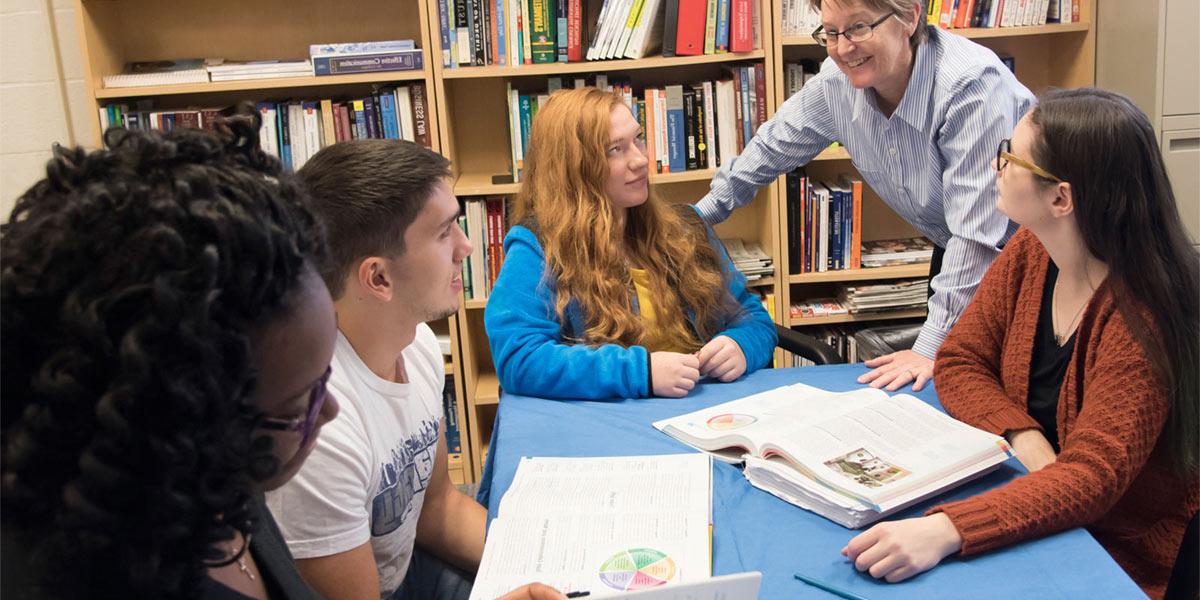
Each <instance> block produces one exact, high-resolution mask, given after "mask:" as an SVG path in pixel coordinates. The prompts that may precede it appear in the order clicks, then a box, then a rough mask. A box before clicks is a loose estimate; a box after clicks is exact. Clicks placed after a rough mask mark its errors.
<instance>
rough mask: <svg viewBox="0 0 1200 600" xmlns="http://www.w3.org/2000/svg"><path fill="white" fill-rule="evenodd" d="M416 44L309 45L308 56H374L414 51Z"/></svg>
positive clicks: (392, 41) (410, 41)
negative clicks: (399, 51)
mask: <svg viewBox="0 0 1200 600" xmlns="http://www.w3.org/2000/svg"><path fill="white" fill-rule="evenodd" d="M416 49H417V43H416V42H414V41H413V40H410V39H409V40H385V41H380V42H345V43H340V44H310V45H309V46H308V55H309V56H333V55H337V54H375V53H377V52H396V51H398V50H416Z"/></svg>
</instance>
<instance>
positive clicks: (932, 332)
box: [912, 321, 950, 360]
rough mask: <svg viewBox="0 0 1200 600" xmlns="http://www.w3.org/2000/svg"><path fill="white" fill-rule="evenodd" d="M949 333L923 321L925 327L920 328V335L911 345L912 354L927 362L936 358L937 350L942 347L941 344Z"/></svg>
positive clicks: (947, 330)
mask: <svg viewBox="0 0 1200 600" xmlns="http://www.w3.org/2000/svg"><path fill="white" fill-rule="evenodd" d="M949 333H950V330H949V329H941V328H939V327H938V326H936V325H934V324H933V323H930V322H929V321H925V326H924V327H922V328H921V334H920V335H918V336H917V341H916V342H915V343H913V347H912V349H913V352H916V353H917V354H920V355H921V356H924V357H925V358H928V359H929V360H933V359H935V358H937V351H938V348H941V347H942V342H943V341H945V340H946V335H947V334H949Z"/></svg>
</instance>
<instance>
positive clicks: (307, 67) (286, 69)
mask: <svg viewBox="0 0 1200 600" xmlns="http://www.w3.org/2000/svg"><path fill="white" fill-rule="evenodd" d="M208 74H209V75H210V76H211V77H212V80H213V81H238V80H244V79H274V78H279V77H312V74H313V68H312V61H310V60H308V59H301V60H255V61H234V60H227V61H222V62H221V63H220V64H216V65H210V66H209V67H208Z"/></svg>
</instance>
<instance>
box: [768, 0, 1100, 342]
mask: <svg viewBox="0 0 1200 600" xmlns="http://www.w3.org/2000/svg"><path fill="white" fill-rule="evenodd" d="M801 1H802V2H803V1H804V0H801ZM772 2H773V8H772V14H774V15H779V18H777V19H775V20H774V22H773V23H772V26H773V27H774V32H773V35H772V39H774V40H777V43H776V44H775V45H774V46H773V47H772V49H771V50H772V52H774V53H775V60H774V62H775V64H778V65H780V68H779V69H777V70H776V71H775V78H776V80H775V88H776V89H777V90H780V93H778V94H776V100H777V101H778V102H779V103H780V104H782V102H783V101H784V100H786V98H785V97H784V94H785V93H786V90H785V88H784V82H783V70H784V69H783V65H785V64H788V63H792V62H797V61H800V60H802V59H810V60H814V61H816V62H817V63H818V64H819V63H820V62H821V61H823V60H824V59H825V58H826V53H825V49H824V48H822V47H821V46H819V45H817V43H816V42H815V41H814V40H813V39H812V37H811V36H809V35H803V36H787V37H785V36H784V35H783V30H782V22H783V18H782V14H783V8H782V5H783V1H782V0H772ZM1095 3H1096V0H1082V6H1081V7H1080V8H1081V11H1080V21H1079V22H1075V23H1061V24H1058V23H1055V24H1047V25H1038V26H1031V27H1001V28H969V29H954V30H951V31H952V33H954V34H957V35H961V36H963V37H967V38H970V39H973V40H975V41H976V42H978V43H979V44H981V45H983V46H987V47H988V48H991V49H992V50H994V51H996V53H997V54H1000V55H1008V56H1012V57H1013V58H1014V59H1015V61H1016V75H1017V79H1019V80H1020V81H1021V82H1022V83H1024V84H1025V85H1026V86H1027V87H1028V88H1029V89H1030V90H1032V91H1033V92H1034V93H1035V94H1037V93H1040V92H1042V91H1045V90H1046V89H1047V88H1049V87H1051V86H1060V87H1075V86H1085V85H1092V84H1093V83H1094V73H1095V56H1096V51H1095V46H1096V44H1095V27H1094V21H1095V19H1094V15H1095V6H1096V4H1095ZM776 108H778V106H777V107H776ZM806 168H807V171H808V173H809V175H810V176H812V177H813V178H815V179H824V180H829V181H832V180H834V179H835V178H836V176H837V175H838V174H842V173H847V174H851V175H856V171H855V169H854V165H853V163H852V162H851V161H850V154H849V152H847V151H846V150H845V148H837V149H831V150H827V151H825V152H823V153H822V155H821V156H820V157H819V158H818V160H817V161H814V162H812V163H810V164H809V165H808V166H807V167H806ZM775 185H776V187H777V191H776V192H775V197H776V198H779V199H781V201H780V202H778V203H777V206H776V209H777V210H778V211H779V213H778V214H777V215H776V222H778V223H780V224H781V229H780V231H779V236H778V238H779V239H780V248H779V249H777V250H776V253H777V254H776V255H777V256H779V257H780V258H781V260H779V261H776V272H777V273H782V274H787V273H788V264H787V259H788V258H787V255H788V253H787V248H788V242H789V240H790V239H791V233H790V232H788V231H787V230H786V223H787V207H786V206H785V202H783V201H782V200H783V199H785V198H786V183H785V181H784V178H783V177H780V178H779V180H778V181H777V182H776V184H775ZM862 217H863V228H862V238H863V241H871V240H883V239H892V238H902V237H912V236H916V235H920V234H919V232H918V231H917V230H916V229H915V228H913V227H912V226H911V225H909V224H908V223H907V222H905V221H904V220H903V219H901V218H900V217H899V216H898V215H896V214H895V213H894V212H893V211H892V210H891V209H890V208H889V207H888V206H887V204H885V203H884V202H883V200H881V199H880V198H879V196H878V195H876V194H875V193H874V192H873V191H872V190H870V188H869V186H867V185H865V184H864V195H863V208H862ZM928 273H929V265H928V264H919V265H904V266H896V267H881V268H875V269H850V270H842V271H826V272H823V273H804V274H795V275H791V274H787V275H783V277H784V278H786V284H785V285H780V286H779V288H778V289H777V291H776V301H777V303H778V304H779V306H780V307H781V310H780V311H779V312H780V313H781V315H780V316H781V317H782V318H781V320H780V323H781V324H783V325H784V326H787V327H794V328H801V329H802V330H803V328H805V327H812V326H821V325H831V324H843V323H861V322H872V321H885V320H899V319H912V318H921V317H924V316H925V309H919V310H904V311H893V312H883V313H867V314H859V315H834V316H825V317H805V318H793V317H791V315H790V310H788V307H790V306H791V304H792V302H793V300H794V299H795V300H799V299H803V298H816V297H824V296H830V295H834V293H835V292H836V290H837V287H838V284H842V283H848V282H864V281H865V282H872V281H879V282H885V281H887V280H893V279H903V278H920V277H926V276H928ZM789 358H790V357H789ZM790 362H791V361H790V360H787V361H785V362H784V363H783V364H790Z"/></svg>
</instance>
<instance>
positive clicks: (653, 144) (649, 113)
mask: <svg viewBox="0 0 1200 600" xmlns="http://www.w3.org/2000/svg"><path fill="white" fill-rule="evenodd" d="M644 97H645V105H644V106H645V109H644V110H645V111H646V124H645V125H644V126H642V131H644V132H646V158H647V159H648V160H649V161H650V167H649V168H650V172H651V173H662V163H661V162H659V161H658V136H657V135H656V134H655V129H654V128H655V127H657V126H658V122H657V118H656V117H657V112H656V109H655V107H654V102H655V100H656V99H657V94H656V92H655V91H654V90H653V89H647V90H646V91H645V94H644Z"/></svg>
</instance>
